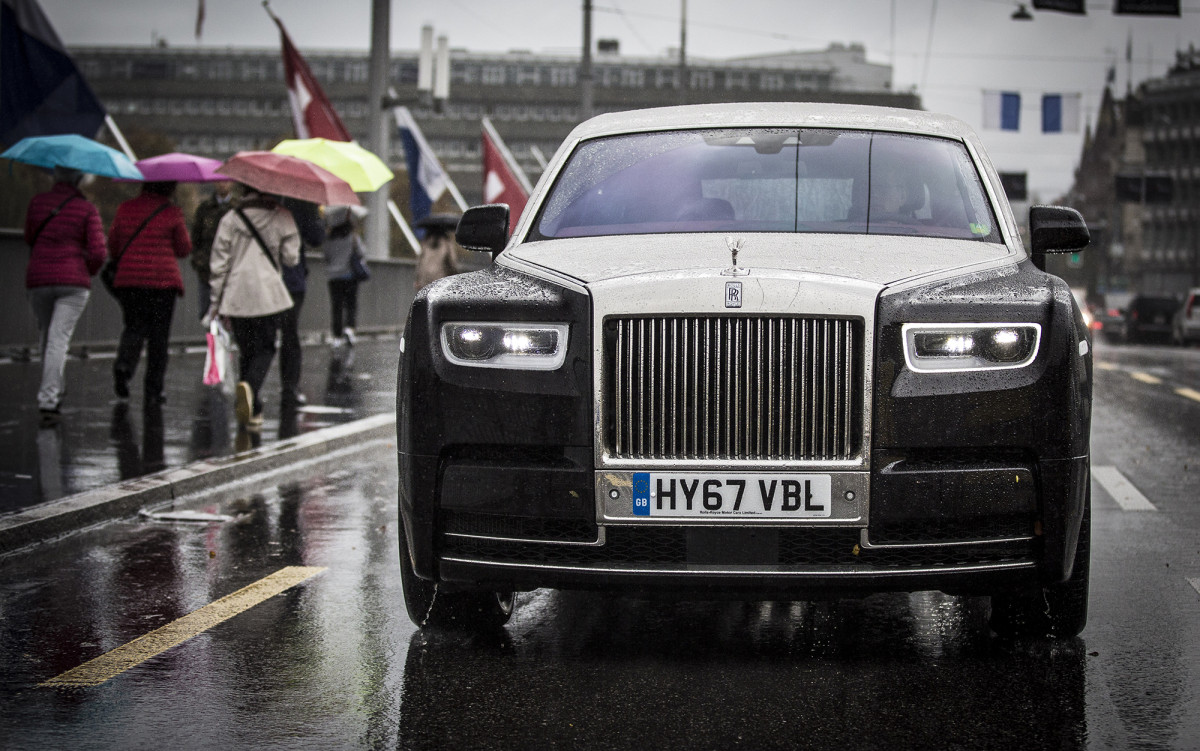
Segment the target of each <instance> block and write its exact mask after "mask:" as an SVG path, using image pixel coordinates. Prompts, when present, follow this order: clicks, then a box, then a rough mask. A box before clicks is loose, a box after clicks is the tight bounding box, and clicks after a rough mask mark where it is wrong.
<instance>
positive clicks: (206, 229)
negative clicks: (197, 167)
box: [190, 180, 233, 318]
mask: <svg viewBox="0 0 1200 751" xmlns="http://www.w3.org/2000/svg"><path fill="white" fill-rule="evenodd" d="M231 208H233V181H232V180H221V181H219V182H215V183H213V194H212V195H211V196H209V197H208V198H206V199H204V200H203V201H201V202H200V205H198V206H197V207H196V213H194V214H193V215H192V256H191V258H190V261H191V263H192V268H193V269H195V270H196V281H198V282H199V285H197V287H196V289H197V293H198V294H197V296H198V297H199V298H200V312H199V314H198V315H199V317H200V318H203V317H204V314H205V313H207V312H208V304H209V298H210V297H211V295H210V294H209V291H210V290H211V289H212V287H211V285H210V284H209V278H210V277H211V276H212V272H211V271H210V270H209V268H208V264H209V260H208V259H209V258H210V257H211V256H212V244H213V238H214V237H216V236H217V225H218V224H220V223H221V217H223V216H225V212H226V211H229V210H230V209H231Z"/></svg>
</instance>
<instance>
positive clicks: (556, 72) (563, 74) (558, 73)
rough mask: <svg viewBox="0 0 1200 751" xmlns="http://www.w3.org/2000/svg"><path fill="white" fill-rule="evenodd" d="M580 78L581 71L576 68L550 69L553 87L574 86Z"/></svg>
mask: <svg viewBox="0 0 1200 751" xmlns="http://www.w3.org/2000/svg"><path fill="white" fill-rule="evenodd" d="M578 78H579V71H578V70H577V69H576V68H575V67H574V66H571V67H567V66H559V67H555V68H551V69H550V85H551V86H574V85H575V82H576V81H577V80H578Z"/></svg>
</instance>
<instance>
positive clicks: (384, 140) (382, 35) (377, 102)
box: [366, 0, 391, 258]
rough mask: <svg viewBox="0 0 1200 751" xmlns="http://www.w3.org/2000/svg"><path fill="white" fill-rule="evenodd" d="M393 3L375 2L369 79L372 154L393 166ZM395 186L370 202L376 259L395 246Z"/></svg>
mask: <svg viewBox="0 0 1200 751" xmlns="http://www.w3.org/2000/svg"><path fill="white" fill-rule="evenodd" d="M390 14H391V4H390V0H371V61H370V67H369V70H368V79H367V101H368V102H370V103H371V106H370V107H369V108H368V118H369V121H368V125H367V128H368V131H367V132H368V133H369V138H370V141H369V143H370V148H371V151H373V152H375V155H376V156H378V157H379V158H380V159H382V160H383V161H384V162H390V161H391V160H390V158H389V157H390V153H389V152H390V150H391V145H390V143H389V139H388V108H387V107H385V106H384V102H385V99H386V96H387V78H388V68H389V67H390V66H389V62H388V58H389V50H388V35H389V33H390V27H391V15H390ZM390 190H391V183H390V182H389V183H386V184H385V185H383V187H381V188H379V190H376V191H375V192H374V193H372V194H371V195H370V196H369V197H368V199H367V209H368V210H369V212H370V213H368V214H367V220H366V230H367V249H368V253H369V254H370V256H371V257H372V258H387V256H388V255H389V250H390V246H391V234H390V226H389V225H388V208H387V203H388V194H389V192H390Z"/></svg>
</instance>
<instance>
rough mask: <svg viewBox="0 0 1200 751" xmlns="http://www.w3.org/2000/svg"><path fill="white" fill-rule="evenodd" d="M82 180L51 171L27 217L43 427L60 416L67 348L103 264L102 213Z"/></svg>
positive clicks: (71, 172)
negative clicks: (50, 185) (38, 335)
mask: <svg viewBox="0 0 1200 751" xmlns="http://www.w3.org/2000/svg"><path fill="white" fill-rule="evenodd" d="M82 179H83V173H82V172H78V171H76V170H73V169H67V168H65V167H55V168H54V187H53V188H51V189H50V190H48V191H46V192H45V193H39V194H37V195H36V196H34V197H33V200H31V201H30V202H29V209H28V210H27V211H26V212H25V242H26V243H27V244H28V245H29V247H30V254H29V266H28V267H27V268H26V269H25V287H26V288H27V289H28V290H29V303H30V305H32V306H33V314H34V317H35V318H37V323H38V330H39V331H40V332H41V349H42V382H41V386H39V387H38V395H37V399H38V409H39V410H41V416H42V424H43V425H47V426H49V425H53V424H54V423H56V422H57V421H58V419H59V416H60V414H61V413H60V411H59V408H60V404H61V402H62V393H63V370H64V368H65V366H66V363H67V346H68V345H70V343H71V335H72V334H74V333H75V324H76V323H78V322H79V317H80V316H81V315H82V314H83V309H84V307H85V306H86V305H87V301H88V297H89V296H90V295H91V287H92V275H93V274H95V273H96V272H97V271H99V270H100V265H101V264H103V263H104V225H103V224H101V223H100V212H99V211H97V210H96V207H95V206H94V205H93V204H92V202H91V201H89V200H88V199H87V198H86V197H85V196H84V195H83V193H80V192H79V182H80V181H81V180H82Z"/></svg>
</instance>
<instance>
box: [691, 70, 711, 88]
mask: <svg viewBox="0 0 1200 751" xmlns="http://www.w3.org/2000/svg"><path fill="white" fill-rule="evenodd" d="M715 82H716V75H715V74H714V73H713V72H712V71H711V70H693V71H692V75H691V86H692V88H693V89H711V88H712V87H713V85H714V84H715Z"/></svg>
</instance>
